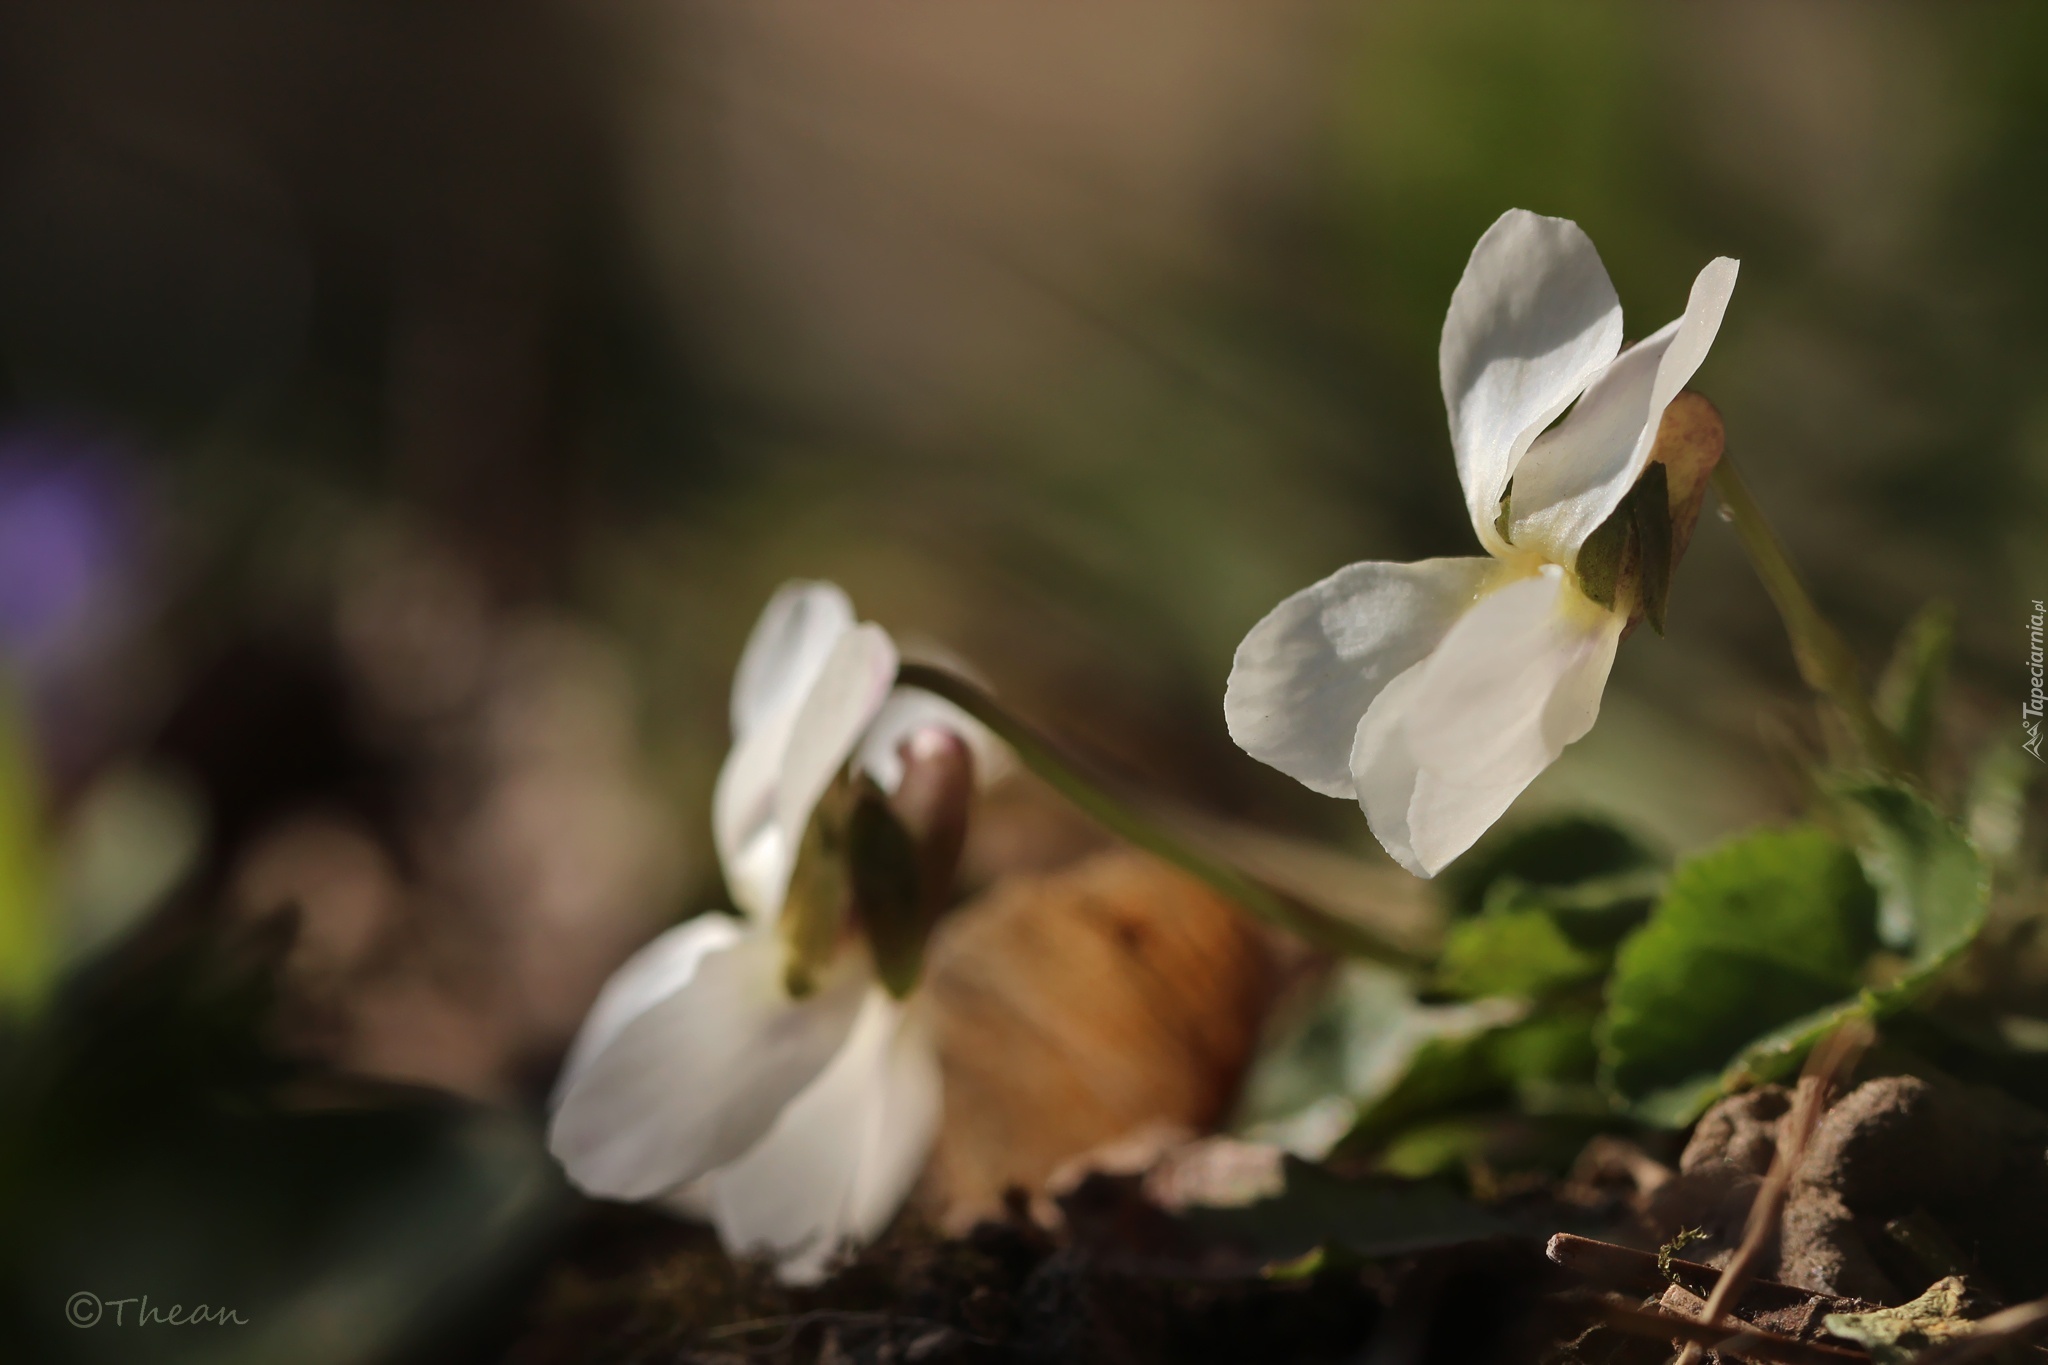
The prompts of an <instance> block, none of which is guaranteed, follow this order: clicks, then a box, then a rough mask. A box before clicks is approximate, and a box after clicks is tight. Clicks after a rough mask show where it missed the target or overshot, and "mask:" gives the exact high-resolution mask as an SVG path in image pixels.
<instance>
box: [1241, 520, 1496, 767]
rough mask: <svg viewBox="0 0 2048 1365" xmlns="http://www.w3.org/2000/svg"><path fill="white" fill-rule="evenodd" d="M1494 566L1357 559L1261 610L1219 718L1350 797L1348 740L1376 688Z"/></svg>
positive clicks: (1267, 757) (1421, 650) (1257, 754)
mask: <svg viewBox="0 0 2048 1365" xmlns="http://www.w3.org/2000/svg"><path fill="white" fill-rule="evenodd" d="M1498 568H1499V566H1498V565H1497V564H1495V563H1494V561H1492V560H1490V559H1477V558H1473V559H1425V560H1422V561H1421V562H1420V563H1416V564H1379V563H1365V564H1353V565H1350V566H1349V567H1348V568H1343V569H1339V570H1338V571H1337V572H1335V573H1333V574H1331V575H1330V576H1329V577H1328V578H1325V579H1324V580H1323V581H1322V582H1320V583H1316V584H1313V585H1312V586H1310V587H1306V588H1303V589H1302V590H1301V591H1300V592H1298V593H1295V594H1294V595H1293V596H1292V597H1289V598H1288V599H1287V600H1286V601H1284V602H1282V603H1281V604H1280V605H1279V606H1277V607H1275V608H1273V610H1271V611H1270V612H1267V613H1266V617H1265V619H1264V620H1262V621H1260V622H1259V623H1258V624H1257V625H1255V626H1253V627H1252V628H1251V630H1250V632H1249V633H1247V634H1246V635H1245V637H1244V641H1243V643H1241V644H1240V645H1238V647H1237V657H1236V658H1235V659H1233V660H1232V661H1231V665H1230V681H1229V683H1228V684H1226V685H1225V687H1224V690H1223V719H1224V721H1225V723H1226V724H1227V725H1228V726H1229V727H1230V737H1231V738H1232V739H1233V740H1236V741H1237V746H1238V747H1239V748H1240V749H1243V750H1244V751H1245V752H1246V753H1248V754H1250V755H1251V756H1252V757H1253V758H1256V759H1258V760H1259V761H1260V762H1261V763H1267V764H1271V765H1272V766H1273V767H1275V768H1278V769H1279V770H1280V771H1281V772H1283V773H1286V774H1287V775H1288V776H1289V777H1291V778H1293V779H1294V780H1295V781H1297V782H1300V783H1301V784H1302V785H1303V786H1306V787H1308V788H1310V789H1312V790H1314V791H1319V792H1321V793H1323V794H1324V795H1325V796H1356V795H1357V794H1358V793H1357V790H1356V788H1355V787H1354V786H1353V785H1352V780H1351V763H1350V758H1351V743H1352V737H1353V735H1354V734H1355V733H1356V732H1357V730H1358V722H1359V718H1360V717H1361V716H1363V715H1364V714H1365V712H1366V708H1367V707H1369V706H1371V705H1372V702H1373V698H1375V697H1377V696H1378V695H1380V689H1381V688H1383V687H1385V686H1386V685H1387V684H1388V682H1389V680H1391V679H1393V678H1394V677H1396V676H1397V675H1399V674H1400V673H1401V672H1402V671H1403V670H1405V669H1407V668H1409V667H1411V666H1413V665H1414V664H1415V663H1417V662H1418V661H1420V660H1421V659H1422V658H1423V657H1424V656H1425V655H1427V654H1428V653H1429V652H1430V651H1431V650H1432V649H1435V648H1436V646H1437V642H1438V641H1439V640H1441V639H1443V637H1444V632H1445V631H1448V630H1449V629H1450V628H1451V623H1452V622H1454V621H1456V620H1457V619H1458V616H1459V614H1460V613H1462V612H1463V611H1464V610H1465V609H1466V608H1467V607H1469V606H1470V605H1471V604H1472V601H1473V599H1474V598H1475V597H1476V596H1477V595H1478V593H1479V589H1480V587H1481V586H1482V585H1483V584H1484V582H1485V580H1486V578H1487V576H1488V575H1489V574H1491V573H1493V572H1495V571H1496V570H1497V569H1498Z"/></svg>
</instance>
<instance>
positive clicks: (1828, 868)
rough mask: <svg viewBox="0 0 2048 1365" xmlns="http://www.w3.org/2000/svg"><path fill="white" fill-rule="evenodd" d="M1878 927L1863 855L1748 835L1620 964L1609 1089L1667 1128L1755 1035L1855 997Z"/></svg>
mask: <svg viewBox="0 0 2048 1365" xmlns="http://www.w3.org/2000/svg"><path fill="white" fill-rule="evenodd" d="M1875 918H1876V897H1875V895H1874V893H1873V892H1872V890H1871V887H1870V884H1869V882H1868V881H1866V880H1865V878H1864V875H1863V872H1862V869H1861V867H1860V866H1859V864H1858V863H1857V860H1856V856H1855V854H1853V853H1852V852H1851V851H1850V850H1848V849H1846V848H1844V847H1843V846H1842V845H1841V844H1839V843H1838V842H1836V841H1835V840H1834V839H1832V838H1829V837H1828V836H1827V835H1825V834H1823V833H1820V832H1819V831H1817V830H1810V829H1801V830H1793V831H1785V832H1779V831H1770V832H1765V833H1760V834H1753V835H1749V836H1746V837H1744V838H1741V839H1738V840H1736V841H1734V842H1733V843H1730V844H1726V845H1724V846H1722V847H1721V848H1719V849H1716V850H1714V851H1712V852H1709V853H1707V854H1704V855H1702V856H1700V857H1698V858H1694V859H1692V860H1690V861H1688V862H1686V863H1684V864H1682V865H1681V866H1680V867H1679V868H1678V870H1677V872H1676V873H1674V874H1673V876H1672V880H1671V886H1670V889H1669V890H1668V891H1667V892H1666V893H1665V896H1664V899H1663V900H1662V902H1660V903H1659V905H1658V906H1657V908H1656V910H1655V911H1654V912H1653V913H1652V915H1651V917H1650V920H1649V923H1647V924H1646V925H1645V926H1644V927H1643V928H1642V929H1640V930H1638V931H1637V932H1636V933H1635V934H1634V935H1633V936H1632V937H1631V938H1630V939H1629V940H1628V941H1627V942H1626V943H1624V944H1623V945H1622V947H1621V951H1620V953H1619V954H1618V955H1617V957H1616V960H1615V968H1614V975H1613V977H1612V979H1611V980H1610V982H1609V985H1608V995H1607V1001H1608V1003H1607V1012H1606V1014H1605V1016H1604V1018H1603V1019H1602V1020H1601V1024H1600V1029H1599V1043H1600V1051H1601V1070H1602V1079H1603V1081H1604V1083H1605V1084H1606V1085H1607V1086H1608V1087H1610V1088H1611V1089H1612V1090H1614V1091H1615V1092H1616V1093H1618V1094H1619V1095H1621V1096H1622V1097H1623V1098H1625V1099H1628V1100H1631V1101H1636V1102H1638V1103H1639V1112H1641V1113H1642V1114H1643V1116H1644V1117H1646V1118H1651V1119H1652V1120H1653V1121H1669V1119H1670V1117H1671V1116H1672V1115H1673V1114H1676V1113H1681V1112H1683V1110H1684V1109H1685V1108H1686V1107H1687V1105H1689V1104H1690V1103H1693V1102H1696V1101H1697V1099H1698V1097H1699V1096H1700V1095H1701V1094H1705V1093H1711V1092H1712V1091H1713V1090H1714V1089H1715V1088H1716V1087H1717V1086H1718V1084H1719V1078H1720V1075H1721V1073H1722V1071H1723V1070H1724V1068H1725V1067H1726V1066H1727V1063H1728V1060H1729V1059H1730V1058H1731V1057H1732V1056H1734V1055H1735V1054H1736V1053H1738V1052H1739V1051H1741V1050H1742V1049H1743V1048H1744V1047H1745V1045H1747V1044H1748V1043H1749V1042H1750V1041H1751V1040H1752V1039H1754V1038H1756V1037H1757V1036H1758V1035H1759V1034H1760V1033H1763V1032H1765V1031H1767V1030H1769V1029H1772V1028H1776V1027H1779V1026H1781V1025H1784V1024H1786V1023H1788V1022H1790V1021H1792V1020H1795V1019H1798V1018H1800V1017H1802V1016H1805V1015H1809V1014H1811V1013H1813V1012H1814V1011H1816V1010H1823V1009H1828V1008H1830V1007H1833V1006H1834V1005H1836V1004H1837V1003H1838V1002H1840V1001H1841V1000H1843V999H1844V998H1845V997H1849V996H1853V995H1854V994H1855V993H1856V991H1857V989H1858V986H1859V984H1860V982H1861V979H1862V972H1863V968H1864V963H1865V959H1866V958H1867V957H1868V956H1869V954H1870V952H1871V950H1872V948H1873V947H1874V946H1875V944H1876V933H1875Z"/></svg>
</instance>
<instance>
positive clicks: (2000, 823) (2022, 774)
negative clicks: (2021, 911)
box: [1963, 735, 2041, 867]
mask: <svg viewBox="0 0 2048 1365" xmlns="http://www.w3.org/2000/svg"><path fill="white" fill-rule="evenodd" d="M2040 771H2041V764H2040V763H2039V762H2038V761H2036V760H2035V759H2034V758H2032V757H2031V756H2029V755H2028V753H2027V751H2026V750H2025V749H2024V748H2023V747H2021V746H2020V745H2019V744H2016V743H2014V742H2013V741H2012V740H2011V739H2008V738H2006V737H2005V736H2004V735H2000V736H1999V737H1998V738H1997V739H1996V740H1994V741H1993V742H1992V743H1991V745H1990V747H1989V748H1988V749H1986V750H1985V752H1984V754H1983V756H1982V757H1980V758H1979V759H1978V760H1977V764H1976V767H1975V768H1973V769H1972V770H1971V773H1970V790H1969V793H1968V795H1967V796H1966V797H1965V799H1964V803H1963V812H1964V813H1963V826H1964V828H1965V830H1967V831H1968V833H1969V836H1970V842H1971V843H1973V844H1975V845H1976V846H1977V850H1978V852H1979V853H1981V854H1983V856H1984V857H1985V859H1986V860H1987V861H1989V862H1991V863H1993V864H1994V865H1997V866H2000V867H2003V866H2005V865H2006V864H2008V863H2011V862H2012V861H2013V860H2014V859H2015V858H2016V857H2017V856H2018V854H2019V851H2020V838H2021V836H2022V835H2023V834H2025V833H2026V814H2027V791H2028V789H2029V788H2031V787H2032V786H2033V785H2034V778H2035V777H2036V776H2038V775H2039V773H2040Z"/></svg>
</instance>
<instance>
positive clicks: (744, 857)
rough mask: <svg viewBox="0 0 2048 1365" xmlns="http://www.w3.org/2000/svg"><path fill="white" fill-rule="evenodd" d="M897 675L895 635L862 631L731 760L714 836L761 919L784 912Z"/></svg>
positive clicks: (732, 885)
mask: <svg viewBox="0 0 2048 1365" xmlns="http://www.w3.org/2000/svg"><path fill="white" fill-rule="evenodd" d="M895 677H896V646H895V645H894V644H893V643H891V642H890V639H889V633H888V632H887V631H885V630H883V629H882V628H881V627H880V626H877V625H872V624H866V623H864V624H861V625H857V626H853V627H851V628H850V629H848V630H846V631H844V632H842V633H841V634H840V636H839V638H838V640H837V641H836V642H834V644H833V646H832V649H831V651H830V652H829V653H828V654H827V655H826V656H825V659H824V661H823V663H821V664H820V665H819V666H818V668H817V669H816V670H815V673H814V675H813V677H812V678H811V680H810V685H809V688H808V690H807V691H805V693H804V694H803V695H802V696H801V697H799V698H798V701H797V705H796V706H795V708H794V709H793V710H791V711H790V712H789V714H788V715H787V718H786V719H785V718H784V717H783V716H781V715H777V716H774V717H771V718H770V720H769V722H768V723H766V724H764V725H763V726H762V728H761V729H760V730H759V731H757V732H756V733H755V734H754V735H749V736H748V737H747V738H746V739H744V740H742V741H740V743H739V744H737V745H735V746H734V748H733V751H732V753H731V754H730V755H728V756H727V758H726V764H725V767H724V768H723V769H721V770H720V772H719V774H718V786H717V787H716V788H715V789H714V790H713V792H712V794H711V819H712V834H713V837H714V840H715V842H716V843H717V845H718V857H719V864H720V866H721V867H722V868H723V869H724V871H725V882H726V886H727V888H728V889H729V890H731V892H732V896H733V900H734V901H736V902H738V904H739V906H740V908H741V909H743V910H745V911H746V912H747V913H748V914H749V915H750V916H752V917H753V918H755V919H757V920H760V921H761V922H763V923H769V922H772V921H773V920H774V919H775V917H776V916H777V915H778V914H780V913H781V911H782V898H783V896H784V895H785V894H787V893H788V891H789V874H790V869H791V868H792V867H793V866H794V865H795V863H796V854H797V849H798V847H799V846H800V845H801V844H802V843H803V837H804V825H805V824H806V823H807V822H808V821H809V820H810V818H811V810H812V808H813V807H815V806H816V805H817V804H818V798H819V797H820V796H822V795H824V793H825V788H826V787H828V786H830V785H831V782H832V777H833V775H834V774H835V773H837V772H838V771H839V770H840V768H842V767H844V766H845V764H846V761H847V759H849V758H850V757H852V755H853V751H854V747H855V745H857V744H858V743H859V742H860V737H861V733H862V732H863V731H864V730H865V729H866V728H867V725H868V722H869V721H870V720H872V719H873V718H874V715H875V713H876V712H877V711H878V710H880V709H881V706H882V702H883V700H884V699H886V698H887V696H888V695H889V686H890V684H891V682H893V681H894V679H895ZM757 739H759V740H760V741H761V742H760V743H756V740H757ZM769 741H773V743H772V744H771V743H770V742H769ZM771 765H772V766H771Z"/></svg>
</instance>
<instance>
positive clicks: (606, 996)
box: [554, 915, 745, 1104]
mask: <svg viewBox="0 0 2048 1365" xmlns="http://www.w3.org/2000/svg"><path fill="white" fill-rule="evenodd" d="M744 932H745V929H744V928H743V927H742V926H741V925H740V923H739V922H738V921H737V920H734V919H732V918H730V917H728V916H725V915H699V916H698V917H697V918H695V919H693V920H689V921H687V922H685V923H682V924H678V925H677V926H676V927H675V928H673V929H670V930H669V931H668V932H666V933H664V934H661V935H659V936H658V937H656V938H654V939H653V940H651V941H650V942H648V943H647V944H646V946H644V947H643V948H641V949H640V951H639V952H637V953H635V954H633V955H632V956H631V957H629V958H627V959H626V960H625V962H624V963H623V964H621V966H620V967H619V969H618V970H617V971H615V972H613V973H612V975H611V979H610V980H608V981H606V982H605V983H604V989H602V990H600V991H599V992H598V993H597V1000H596V1002H595V1003H593V1004H592V1005H591V1007H590V1013H588V1014H586V1015H585V1016H584V1017H583V1026H582V1027H581V1028H580V1029H578V1030H577V1031H576V1041H575V1042H574V1043H572V1044H571V1045H570V1047H569V1055H568V1056H567V1057H566V1058H564V1059H563V1062H562V1072H561V1075H560V1077H559V1078H557V1080H556V1081H555V1098H554V1103H556V1104H560V1103H561V1098H562V1096H564V1095H566V1094H567V1093H568V1092H569V1089H570V1087H572V1086H573V1085H575V1084H576V1082H577V1079H578V1078H579V1077H580V1076H581V1075H582V1074H583V1072H584V1071H585V1070H586V1069H587V1068H588V1067H589V1066H590V1061H591V1058H593V1057H595V1056H597V1054H598V1053H600V1052H602V1051H604V1050H605V1048H607V1047H609V1046H610V1045H611V1042H612V1040H613V1039H614V1038H616V1037H618V1036H619V1031H620V1030H621V1029H623V1028H625V1027H626V1025H628V1024H630V1023H632V1022H633V1020H635V1019H637V1018H639V1017H640V1016H641V1015H642V1014H644V1013H646V1012H647V1010H648V1009H649V1008H651V1007H652V1006H654V1005H656V1004H659V1003H660V1002H661V1001H663V1000H665V999H667V998H668V997H669V996H671V995H674V994H675V993H676V992H677V991H679V990H681V989H682V988H683V987H685V986H687V985H689V984H690V978H691V977H693V976H695V975H696V974H697V965H698V964H699V963H700V962H702V961H703V960H704V957H705V955H706V954H707V953H712V952H715V951H717V950H718V949H720V948H728V947H731V946H732V944H734V943H735V942H737V941H738V940H739V938H740V936H741V935H742V934H743V933H744Z"/></svg>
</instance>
